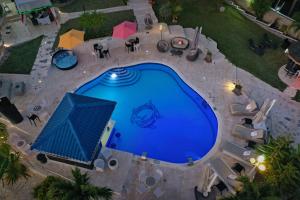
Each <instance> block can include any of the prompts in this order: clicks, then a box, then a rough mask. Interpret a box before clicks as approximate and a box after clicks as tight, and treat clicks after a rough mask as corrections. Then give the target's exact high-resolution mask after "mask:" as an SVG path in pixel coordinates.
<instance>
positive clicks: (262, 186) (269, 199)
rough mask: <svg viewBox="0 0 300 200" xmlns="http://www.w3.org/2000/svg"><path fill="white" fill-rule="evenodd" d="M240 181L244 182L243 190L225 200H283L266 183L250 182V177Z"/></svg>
mask: <svg viewBox="0 0 300 200" xmlns="http://www.w3.org/2000/svg"><path fill="white" fill-rule="evenodd" d="M240 181H241V182H243V185H244V186H243V190H242V191H241V192H238V193H237V194H236V195H235V196H230V197H227V198H223V200H253V199H259V200H281V198H279V196H276V192H275V190H274V188H272V187H271V186H270V185H268V184H266V183H265V182H250V180H249V178H248V177H241V178H240Z"/></svg>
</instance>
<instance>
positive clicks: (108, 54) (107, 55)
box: [102, 49, 110, 58]
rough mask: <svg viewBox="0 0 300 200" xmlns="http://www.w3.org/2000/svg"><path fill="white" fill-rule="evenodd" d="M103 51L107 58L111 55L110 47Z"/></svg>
mask: <svg viewBox="0 0 300 200" xmlns="http://www.w3.org/2000/svg"><path fill="white" fill-rule="evenodd" d="M102 52H103V54H104V56H105V57H106V58H108V57H110V53H109V49H106V50H103V51H102Z"/></svg>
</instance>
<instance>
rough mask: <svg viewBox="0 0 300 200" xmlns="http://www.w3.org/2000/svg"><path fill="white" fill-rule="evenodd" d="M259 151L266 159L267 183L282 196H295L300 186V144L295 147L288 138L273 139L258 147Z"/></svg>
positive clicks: (264, 173) (265, 176)
mask: <svg viewBox="0 0 300 200" xmlns="http://www.w3.org/2000/svg"><path fill="white" fill-rule="evenodd" d="M257 151H258V153H260V154H263V155H265V158H266V162H265V164H266V168H267V170H266V171H265V172H263V175H264V178H265V180H266V182H267V183H268V184H270V185H271V186H272V187H274V188H276V189H277V190H278V191H279V193H280V194H281V196H283V195H284V196H286V197H287V198H289V197H290V196H293V195H295V192H298V191H297V190H298V189H299V185H300V144H299V145H297V146H294V143H293V140H292V138H291V137H288V136H285V137H278V138H276V139H274V138H273V137H271V138H270V142H269V144H265V145H261V146H258V148H257Z"/></svg>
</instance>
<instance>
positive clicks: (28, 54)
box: [0, 36, 43, 74]
mask: <svg viewBox="0 0 300 200" xmlns="http://www.w3.org/2000/svg"><path fill="white" fill-rule="evenodd" d="M42 39H43V37H42V36H40V37H38V38H36V39H33V40H30V41H28V42H25V43H23V44H20V45H18V46H14V47H11V48H9V49H8V51H9V56H8V59H7V60H6V61H4V63H3V64H2V65H0V73H11V74H30V72H31V69H32V66H33V64H34V61H35V58H36V55H37V53H38V50H39V47H40V44H41V41H42Z"/></svg>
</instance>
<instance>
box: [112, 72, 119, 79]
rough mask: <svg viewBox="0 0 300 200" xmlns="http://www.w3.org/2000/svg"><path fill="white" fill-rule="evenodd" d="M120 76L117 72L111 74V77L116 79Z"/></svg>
mask: <svg viewBox="0 0 300 200" xmlns="http://www.w3.org/2000/svg"><path fill="white" fill-rule="evenodd" d="M117 77H118V75H117V74H116V73H112V74H111V75H110V78H111V79H116V78H117Z"/></svg>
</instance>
